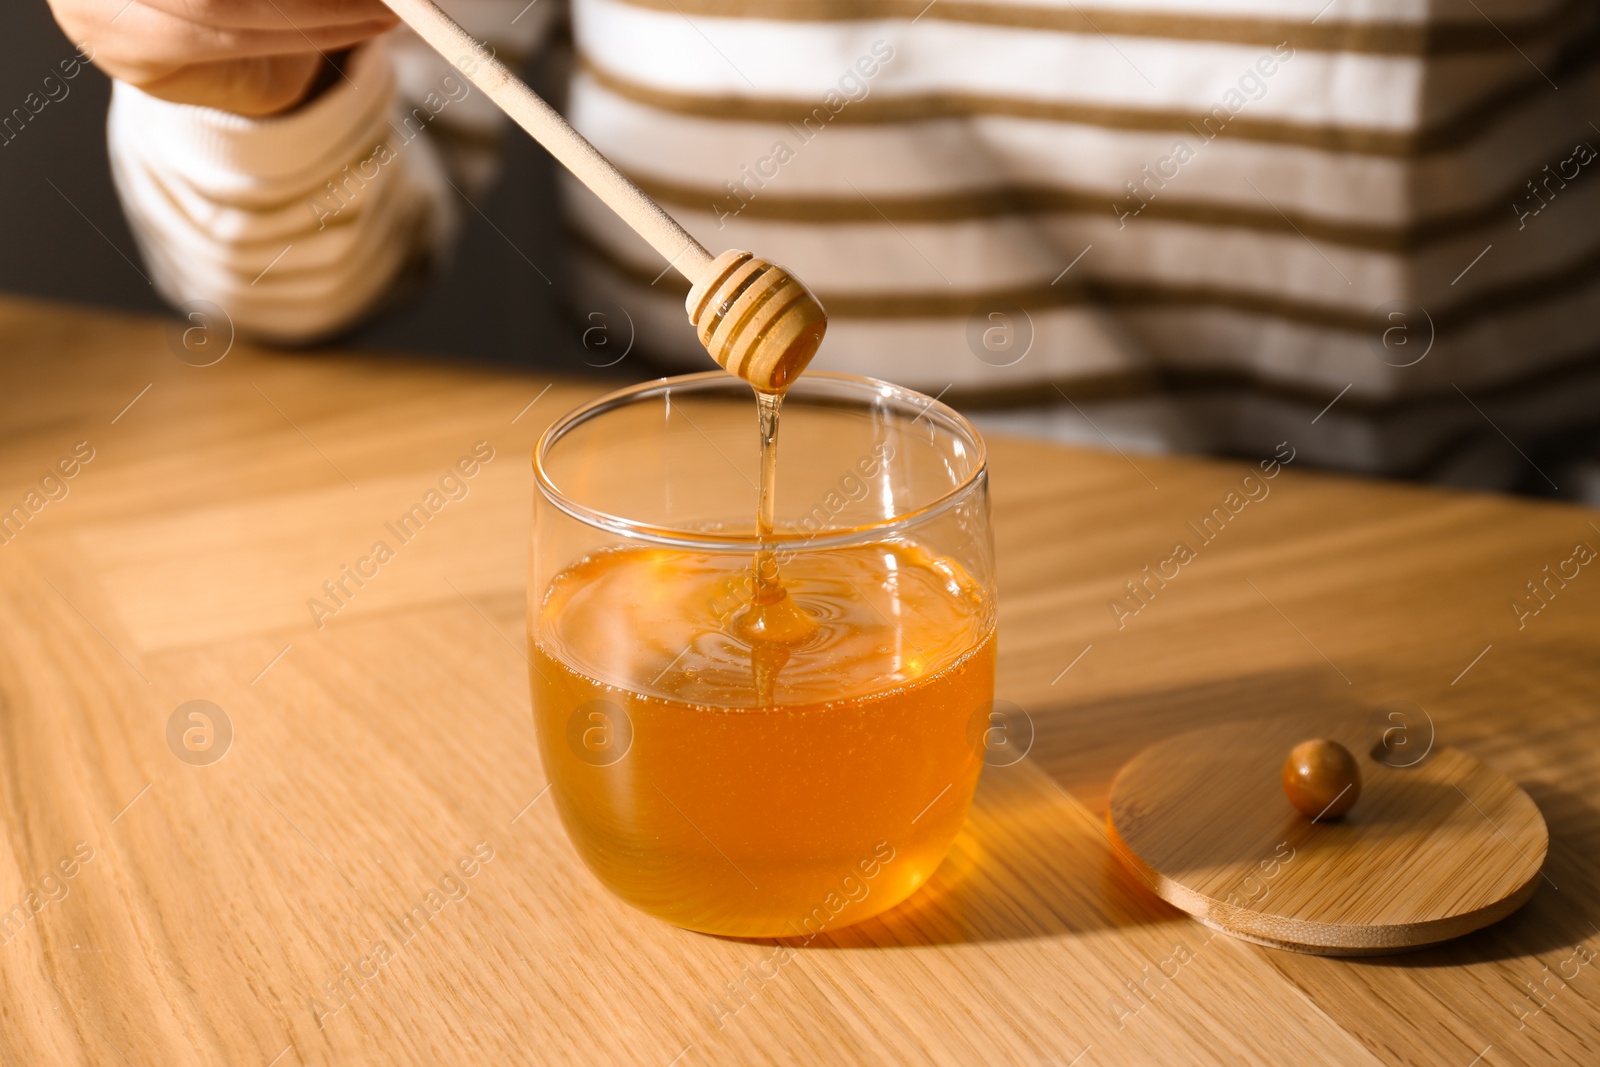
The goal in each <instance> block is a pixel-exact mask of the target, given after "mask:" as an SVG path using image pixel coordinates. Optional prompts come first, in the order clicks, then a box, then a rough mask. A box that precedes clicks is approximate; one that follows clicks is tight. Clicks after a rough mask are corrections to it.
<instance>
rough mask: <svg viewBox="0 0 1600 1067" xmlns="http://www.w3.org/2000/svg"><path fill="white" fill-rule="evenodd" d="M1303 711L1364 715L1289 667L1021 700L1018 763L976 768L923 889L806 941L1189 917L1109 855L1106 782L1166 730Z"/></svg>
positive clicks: (875, 940)
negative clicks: (976, 779)
mask: <svg viewBox="0 0 1600 1067" xmlns="http://www.w3.org/2000/svg"><path fill="white" fill-rule="evenodd" d="M1335 681H1337V679H1335ZM1340 688H1341V689H1342V688H1344V687H1343V686H1340ZM1312 706H1315V707H1326V708H1327V709H1328V713H1329V716H1330V717H1343V718H1345V719H1348V718H1349V716H1350V715H1351V714H1352V713H1353V712H1357V711H1361V710H1362V708H1361V707H1360V706H1359V705H1357V704H1355V703H1354V702H1353V701H1352V700H1351V699H1350V698H1349V697H1348V696H1347V695H1345V694H1342V693H1339V692H1337V691H1335V690H1332V689H1331V688H1329V687H1327V686H1326V685H1325V684H1324V683H1323V682H1322V680H1321V679H1319V678H1316V677H1315V676H1308V675H1306V674H1300V673H1294V672H1282V673H1278V674H1271V675H1261V676H1250V677H1245V678H1240V679H1235V680H1230V681H1228V682H1219V683H1215V684H1211V685H1205V686H1194V687H1189V688H1185V689H1179V690H1169V691H1162V692H1155V693H1140V694H1136V695H1132V696H1128V697H1119V698H1116V699H1111V700H1105V701H1097V702H1080V703H1062V704H1058V705H1051V706H1045V707H1036V708H1029V709H1028V712H1029V715H1030V717H1031V719H1032V722H1033V731H1034V736H1033V742H1032V746H1031V752H1030V754H1029V757H1028V758H1027V759H1025V760H1022V761H1021V762H1019V763H1017V764H1015V765H1013V766H1009V767H996V766H990V767H987V768H985V770H984V777H983V782H982V784H981V785H980V787H979V789H978V795H977V799H976V800H975V801H974V803H973V808H972V813H971V815H970V817H969V818H968V820H967V824H966V827H965V828H964V830H963V832H962V834H961V836H960V837H959V838H957V840H956V844H955V846H954V847H953V848H952V849H951V852H950V856H949V858H947V859H946V860H945V862H944V864H943V866H941V867H940V868H939V870H938V871H937V872H936V873H935V874H934V876H933V878H932V879H930V880H929V882H928V884H927V885H926V886H924V887H923V889H922V890H921V891H919V892H918V893H917V894H916V895H915V896H913V897H912V898H911V899H909V900H907V901H906V902H905V903H904V904H901V905H900V906H899V907H897V908H895V909H893V910H891V911H889V912H887V913H886V914H884V915H882V916H879V917H878V918H876V919H871V920H868V921H866V922H863V923H859V924H857V925H855V926H851V927H848V928H846V929H844V930H840V931H838V932H837V933H834V934H830V935H828V936H827V937H823V938H818V939H817V940H816V941H814V942H812V947H818V946H821V947H833V948H859V947H883V946H890V945H923V944H949V943H961V942H982V941H1014V940H1024V939H1029V938H1048V937H1060V936H1064V935H1074V934H1078V935H1081V934H1086V933H1090V932H1093V931H1097V930H1109V929H1117V928H1121V927H1127V926H1135V925H1144V924H1153V923H1170V922H1176V921H1187V916H1185V915H1184V913H1183V912H1181V911H1179V910H1178V909H1176V908H1174V907H1172V906H1171V905H1169V904H1167V903H1166V902H1164V901H1162V900H1161V899H1160V898H1158V897H1156V896H1155V894H1153V893H1152V892H1150V890H1149V888H1148V887H1147V886H1145V885H1144V884H1143V883H1142V881H1141V880H1140V879H1139V877H1138V876H1136V875H1134V874H1132V873H1130V872H1129V871H1128V870H1127V869H1126V868H1125V867H1124V866H1123V865H1122V863H1121V862H1120V861H1119V860H1118V859H1117V858H1116V856H1115V854H1114V853H1113V851H1112V849H1113V845H1112V843H1111V841H1110V839H1109V837H1108V836H1107V833H1106V829H1105V813H1106V802H1107V798H1108V796H1109V793H1110V786H1111V780H1112V779H1113V778H1114V777H1115V775H1116V772H1117V770H1118V768H1120V767H1121V766H1122V764H1123V763H1124V762H1126V761H1127V760H1128V759H1129V758H1130V757H1132V756H1133V755H1134V754H1135V753H1136V752H1138V751H1139V750H1140V749H1141V748H1143V747H1145V746H1146V745H1148V744H1150V743H1152V742H1154V741H1156V740H1159V739H1161V738H1163V737H1166V736H1169V735H1171V734H1175V733H1180V732H1183V731H1185V730H1191V729H1194V728H1196V727H1199V726H1204V725H1207V724H1209V723H1215V722H1225V721H1230V720H1236V719H1240V718H1250V717H1252V715H1265V714H1269V713H1270V712H1271V711H1273V710H1275V709H1282V708H1285V707H1289V708H1296V709H1303V708H1306V707H1312Z"/></svg>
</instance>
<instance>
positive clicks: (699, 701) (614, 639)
mask: <svg viewBox="0 0 1600 1067" xmlns="http://www.w3.org/2000/svg"><path fill="white" fill-rule="evenodd" d="M753 584H755V583H753V579H752V567H751V564H750V560H749V557H740V556H734V555H728V554H717V553H696V552H691V551H684V550H677V549H670V548H661V547H631V546H630V547H619V548H614V549H607V550H604V551H599V552H596V553H594V554H592V555H590V556H587V557H585V558H583V559H580V560H579V561H577V562H576V563H574V564H573V565H571V566H569V567H568V568H567V569H565V570H564V571H562V572H561V573H559V574H558V575H556V577H555V578H554V579H553V580H552V581H551V582H550V583H549V585H548V588H547V589H546V590H545V591H544V592H543V594H542V597H540V598H538V599H536V601H535V604H534V611H533V616H532V618H531V620H530V622H531V640H530V652H531V657H530V664H531V682H532V686H533V694H534V701H533V705H534V709H535V715H536V716H537V717H538V719H539V720H540V721H539V727H540V728H539V738H540V746H541V754H542V756H543V760H544V766H545V770H546V773H547V774H548V776H549V778H550V781H551V783H552V786H553V788H552V794H553V796H554V797H555V799H556V802H557V805H558V806H559V809H560V813H561V817H562V820H563V821H564V823H565V824H566V827H567V830H568V833H569V836H570V837H571V839H572V841H573V843H574V845H575V846H576V847H577V849H578V851H579V853H580V854H581V855H582V857H583V859H584V860H585V861H586V862H587V864H588V865H589V867H590V868H591V869H592V870H593V871H594V872H595V874H596V875H598V876H599V878H600V880H601V881H602V882H604V883H605V884H606V885H607V886H608V887H609V888H610V889H611V890H612V891H614V892H615V893H617V894H618V895H619V896H621V897H622V898H623V899H624V900H627V901H628V902H630V903H632V904H633V905H635V906H636V907H638V908H640V909H642V910H644V911H646V912H648V913H650V914H652V915H656V916H658V917H660V918H662V919H665V920H667V921H669V922H672V923H676V924H678V925H680V926H686V927H690V928H692V929H697V930H703V931H707V932H710V933H719V934H730V935H742V936H802V937H805V936H814V935H815V934H817V933H819V932H821V931H822V930H832V929H836V928H838V927H839V926H842V925H845V924H847V923H852V922H857V921H860V920H861V919H865V918H867V917H869V916H871V915H875V914H877V913H879V912H881V911H884V910H886V909H887V908H890V907H892V906H894V905H895V904H897V903H899V902H900V901H901V900H903V899H905V898H906V897H907V896H909V895H910V894H911V893H912V892H914V891H915V890H916V889H917V887H918V886H919V885H921V884H922V883H923V882H924V881H925V880H926V879H927V878H928V876H929V875H931V874H932V873H933V870H934V869H935V868H936V867H937V866H938V865H939V863H940V862H941V861H942V860H943V858H944V855H945V853H946V851H947V850H948V848H949V846H950V844H951V842H952V841H953V840H954V838H955V835H956V833H957V832H958V831H959V829H960V827H961V823H962V820H963V819H964V817H965V814H966V810H967V807H968V804H969V803H970V800H971V797H972V792H973V790H974V788H975V787H976V785H977V780H978V772H979V770H980V769H981V767H982V754H983V753H982V740H981V738H982V734H983V727H986V726H987V725H988V723H987V717H986V714H985V712H986V709H987V707H988V704H989V702H990V701H991V700H992V699H993V693H994V657H995V644H994V608H993V603H992V600H991V599H990V598H989V596H988V595H987V594H986V593H985V592H984V591H983V590H982V589H981V588H980V587H979V585H978V584H977V583H976V582H974V581H973V580H972V579H971V578H970V577H969V576H968V575H967V574H966V572H965V571H963V570H962V568H961V567H960V566H959V565H958V564H956V563H955V562H953V561H952V560H949V559H946V558H941V557H939V556H937V555H935V554H934V553H932V552H930V551H928V550H926V549H925V548H924V547H923V546H921V545H920V544H918V543H917V542H915V541H911V540H906V539H896V540H892V541H884V542H879V543H867V544H858V545H853V546H850V547H846V548H838V549H831V550H828V551H817V552H800V553H798V554H795V555H794V556H792V557H790V558H787V559H784V560H783V561H782V591H783V593H785V594H786V595H787V599H788V601H789V604H788V605H786V610H790V611H791V612H792V611H795V610H797V611H798V612H800V613H803V614H804V616H805V625H804V626H803V627H799V628H795V627H787V628H786V633H785V636H786V639H785V640H782V641H774V640H768V639H765V638H763V637H762V636H761V634H760V633H759V632H758V631H759V630H760V627H756V628H754V630H753V629H752V627H751V626H750V625H749V621H750V611H751V607H752V602H753V600H754V599H755V598H756V597H757V596H758V595H760V589H759V588H756V589H752V585H753ZM791 621H792V620H791ZM975 718H982V722H981V725H980V726H979V727H978V729H977V730H976V731H974V729H973V726H972V724H973V723H974V721H975ZM975 739H976V741H975Z"/></svg>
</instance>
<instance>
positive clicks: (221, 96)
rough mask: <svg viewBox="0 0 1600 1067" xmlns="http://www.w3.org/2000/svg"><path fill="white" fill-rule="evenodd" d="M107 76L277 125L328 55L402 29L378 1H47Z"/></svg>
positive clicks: (158, 93) (165, 95) (155, 93)
mask: <svg viewBox="0 0 1600 1067" xmlns="http://www.w3.org/2000/svg"><path fill="white" fill-rule="evenodd" d="M49 3H50V7H51V9H52V11H53V12H54V14H55V17H56V21H57V22H58V23H60V25H61V28H62V29H63V30H64V31H66V34H67V36H68V37H69V38H71V39H72V41H74V42H75V43H77V44H79V45H80V47H81V46H83V45H87V46H88V48H87V49H85V53H86V54H87V55H88V56H90V57H91V58H92V59H93V60H94V63H95V65H96V66H98V67H99V68H100V69H101V70H103V71H105V72H106V73H107V74H109V75H111V76H112V77H113V78H116V79H118V80H120V81H124V82H127V83H128V84H130V85H133V86H137V87H138V88H140V89H142V90H144V91H145V92H147V93H149V94H150V95H152V96H157V97H160V98H161V99H163V100H171V101H174V102H176V103H181V104H199V105H202V106H205V107H215V108H221V109H222V110H224V111H232V112H236V113H237V114H240V115H252V116H259V115H271V114H274V113H276V112H280V111H285V110H287V109H289V108H292V107H294V106H295V105H296V104H299V103H300V102H301V101H302V100H303V99H304V98H305V95H306V93H307V91H309V90H310V88H311V86H312V85H313V84H314V83H315V82H316V80H317V76H318V74H319V73H320V72H321V71H323V69H324V67H325V65H326V62H327V61H326V59H325V58H324V57H325V56H326V55H327V54H328V53H332V52H337V51H340V50H342V49H346V48H349V47H351V46H352V45H356V44H359V43H361V42H362V41H365V40H367V39H369V38H372V37H376V36H377V35H378V34H380V33H383V32H384V31H385V30H388V29H390V28H391V27H393V26H394V25H396V23H397V22H398V20H397V19H396V18H395V16H394V14H393V13H392V12H390V10H389V9H388V8H387V7H385V6H384V5H383V4H382V3H380V2H379V0H49Z"/></svg>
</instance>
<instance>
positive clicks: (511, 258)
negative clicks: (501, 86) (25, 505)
mask: <svg viewBox="0 0 1600 1067" xmlns="http://www.w3.org/2000/svg"><path fill="white" fill-rule="evenodd" d="M75 52H76V49H75V47H74V46H73V45H72V44H71V43H70V42H69V41H68V40H67V38H66V36H65V35H64V34H63V33H62V32H61V30H60V29H59V28H58V27H57V26H56V24H55V22H54V20H53V19H52V18H51V16H50V11H49V8H48V7H47V6H46V5H45V4H44V3H43V2H42V0H27V2H24V3H20V4H12V5H11V6H10V9H9V10H8V11H7V12H6V20H5V32H4V33H3V34H0V101H4V106H3V107H0V112H3V113H6V114H9V113H10V109H11V108H12V107H14V106H20V105H21V103H22V100H23V98H24V97H26V96H27V95H28V93H30V92H38V91H39V85H40V83H41V82H42V81H43V79H44V77H45V75H47V74H51V73H59V71H58V70H57V64H58V63H59V62H60V61H61V60H63V59H66V58H68V57H70V56H72V55H74V54H75ZM526 73H527V74H528V75H529V77H530V78H531V79H532V80H533V81H534V82H535V83H538V82H540V81H542V80H543V78H542V77H541V75H542V74H543V73H545V72H543V71H541V70H539V69H537V67H535V69H530V70H529V71H527V72H526ZM64 84H66V85H68V86H69V87H70V90H71V91H70V92H69V94H68V95H67V96H66V98H65V99H63V100H60V101H52V102H51V103H50V104H48V105H47V106H46V107H45V108H44V110H43V111H41V112H40V113H39V114H38V115H36V116H34V118H33V120H32V121H31V122H29V123H28V124H27V126H25V127H24V128H23V130H22V133H21V134H20V135H19V136H18V137H17V138H16V139H15V140H13V141H10V142H7V143H0V205H5V207H4V208H3V209H0V235H3V237H0V242H3V244H0V247H3V252H0V291H6V292H12V293H24V294H28V295H32V296H41V297H48V298H52V299H57V300H69V301H76V302H79V303H91V304H96V305H101V306H107V307H114V308H119V309H124V310H128V311H142V312H150V313H155V314H163V313H168V311H169V309H168V308H167V307H166V305H165V304H163V303H162V302H161V301H160V300H159V299H158V298H157V296H156V294H155V292H154V291H153V290H152V289H151V287H150V286H149V284H147V283H146V281H145V279H144V278H143V277H141V276H140V274H139V270H136V269H135V267H134V266H133V264H138V266H139V269H143V264H142V263H140V262H139V257H138V254H137V248H136V246H135V244H134V240H133V235H132V234H131V233H130V232H129V231H128V226H127V223H126V222H125V221H124V220H123V217H122V209H121V207H120V205H119V204H118V202H117V196H116V191H115V189H114V188H113V186H112V184H111V169H110V164H109V162H108V160H107V157H106V138H105V120H106V107H107V105H108V103H109V101H110V97H111V82H110V80H109V79H108V78H107V77H106V76H105V75H104V74H102V73H101V72H100V71H99V70H98V69H96V68H94V67H91V66H87V65H86V66H85V69H84V72H83V73H82V74H80V75H79V76H78V77H77V78H75V79H73V80H72V81H70V82H66V83H64ZM504 140H505V145H504V147H505V155H504V160H505V169H504V170H503V171H502V173H501V175H500V178H499V180H498V181H497V182H496V183H495V185H494V187H493V188H492V189H491V190H490V191H489V192H488V193H487V194H485V195H484V196H481V197H478V198H476V203H477V206H478V207H479V208H480V209H481V210H482V211H483V214H484V215H487V216H488V218H489V219H491V220H493V226H491V225H490V223H489V222H487V221H485V219H484V218H483V216H481V215H479V214H478V213H477V212H476V211H473V210H472V209H471V208H469V207H467V206H466V205H460V206H461V217H462V220H463V224H464V228H463V232H462V234H461V239H460V241H459V243H458V244H457V246H456V248H455V250H454V254H453V258H452V260H451V261H450V262H449V263H448V264H447V265H445V266H444V268H443V269H442V271H441V273H440V274H439V275H438V276H436V277H435V278H434V279H433V281H432V282H431V283H430V284H429V285H428V286H427V287H426V288H425V289H423V290H422V291H421V292H420V293H417V294H415V295H414V296H413V297H412V298H411V299H408V300H406V301H404V302H402V303H401V304H399V305H398V306H394V307H390V308H388V309H386V310H385V312H384V314H383V315H382V316H381V318H380V319H378V320H376V321H374V322H373V323H371V324H369V325H367V326H364V327H361V328H359V329H357V330H356V331H354V332H353V333H352V334H350V335H349V336H347V337H344V338H341V339H340V342H339V343H340V344H342V345H351V346H354V347H359V348H378V349H387V350H391V351H393V350H406V351H412V352H425V353H432V354H436V355H439V356H446V357H449V358H451V359H454V360H469V361H482V362H489V363H498V364H515V365H519V366H524V367H528V368H531V369H538V370H549V371H561V372H563V373H568V374H584V373H587V374H591V375H592V374H594V373H595V372H594V371H592V370H591V369H590V368H589V367H588V366H587V365H586V364H585V363H584V362H583V360H582V359H581V352H582V350H581V348H580V347H579V345H578V338H579V336H580V334H581V331H580V328H579V327H578V326H577V325H575V323H574V320H573V319H572V318H571V317H570V316H569V315H568V314H567V313H565V312H564V310H563V306H562V304H561V296H560V292H559V289H557V288H556V287H554V286H552V285H551V284H550V283H548V282H546V281H545V279H544V278H541V277H540V276H539V274H538V272H537V271H536V270H535V269H534V268H533V267H532V266H530V265H529V263H528V261H527V260H526V259H524V258H523V256H522V254H520V253H519V252H518V251H517V249H521V250H522V251H523V252H525V253H526V254H527V255H528V257H529V258H530V259H532V260H533V261H534V262H535V263H538V264H539V265H540V266H541V267H542V268H543V269H544V271H545V273H546V274H547V275H549V276H550V277H551V278H552V279H555V281H556V283H557V285H559V283H560V280H561V276H562V272H561V270H560V269H559V264H560V263H561V261H562V259H563V257H564V255H565V250H564V248H563V247H562V239H561V233H560V230H559V221H558V213H557V212H556V210H555V206H554V198H555V195H556V192H555V185H554V181H553V176H552V174H551V165H552V164H551V162H550V158H549V157H548V156H547V155H545V154H544V152H543V150H542V149H540V148H539V147H538V146H537V145H535V144H534V143H533V142H532V141H531V140H529V139H528V138H527V137H524V136H521V135H520V134H519V133H516V132H515V131H510V130H508V132H507V136H506V137H505V139H504ZM52 183H54V187H52ZM496 227H498V229H499V230H500V231H502V232H500V233H497V232H496ZM502 233H503V236H502ZM513 244H514V245H515V248H513V247H512V245H513ZM125 257H126V258H125ZM130 260H131V261H132V263H130V262H129V261H130ZM619 370H620V368H619ZM640 370H642V368H640V369H636V370H635V371H634V374H635V375H637V374H639V373H640Z"/></svg>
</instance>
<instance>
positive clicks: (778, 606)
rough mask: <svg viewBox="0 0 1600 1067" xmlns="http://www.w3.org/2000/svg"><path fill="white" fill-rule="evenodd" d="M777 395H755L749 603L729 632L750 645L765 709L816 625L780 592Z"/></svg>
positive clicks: (780, 399) (779, 399) (779, 406)
mask: <svg viewBox="0 0 1600 1067" xmlns="http://www.w3.org/2000/svg"><path fill="white" fill-rule="evenodd" d="M782 407H783V394H782V393H781V392H766V391H762V390H757V391H756V411H757V421H758V424H759V428H760V434H761V472H760V483H761V484H760V486H759V487H758V488H757V492H756V536H757V541H758V547H757V548H756V554H755V558H754V559H753V560H752V561H751V564H750V602H749V603H748V604H746V605H745V606H744V607H743V608H742V609H740V611H739V612H738V613H737V614H735V615H734V616H733V619H732V632H733V633H734V635H735V636H737V637H738V638H740V639H741V640H743V641H745V642H747V643H749V645H750V670H751V673H752V675H753V676H754V679H755V688H756V694H757V698H758V700H759V701H760V703H761V706H763V707H772V706H773V705H774V704H775V703H776V702H777V701H776V691H777V684H778V672H779V671H781V670H783V667H784V664H786V663H788V662H789V656H790V654H791V650H792V649H793V648H794V646H796V645H799V644H802V643H804V642H805V641H808V640H810V639H811V638H812V637H815V636H816V633H817V623H816V620H814V619H813V618H812V617H811V616H810V615H809V614H808V613H807V612H806V610H805V609H804V608H802V607H801V606H800V605H799V604H796V603H795V602H794V600H793V598H791V597H790V596H789V591H788V590H787V589H786V588H784V585H783V576H782V575H781V574H780V573H779V571H778V557H777V556H776V555H775V554H774V553H773V552H772V550H771V549H770V547H769V546H770V545H771V543H772V541H773V538H774V533H773V526H774V523H775V521H776V513H777V495H778V415H779V412H780V411H781V409H782Z"/></svg>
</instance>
